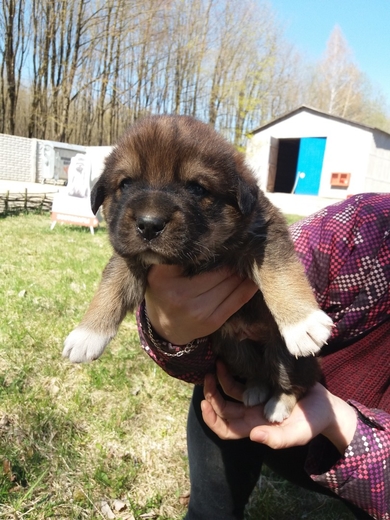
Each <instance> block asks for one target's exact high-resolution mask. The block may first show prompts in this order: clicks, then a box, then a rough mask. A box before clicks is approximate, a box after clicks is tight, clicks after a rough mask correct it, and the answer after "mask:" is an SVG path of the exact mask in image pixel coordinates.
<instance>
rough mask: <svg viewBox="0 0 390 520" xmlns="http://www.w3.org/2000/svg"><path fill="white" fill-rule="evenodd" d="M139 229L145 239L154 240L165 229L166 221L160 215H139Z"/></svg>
mask: <svg viewBox="0 0 390 520" xmlns="http://www.w3.org/2000/svg"><path fill="white" fill-rule="evenodd" d="M136 223H137V231H138V233H139V234H140V235H141V236H142V238H143V239H145V240H148V241H150V240H153V238H156V237H158V235H160V233H162V232H163V231H164V228H165V225H166V221H165V220H164V219H162V218H160V217H154V216H151V215H143V216H140V217H137V220H136Z"/></svg>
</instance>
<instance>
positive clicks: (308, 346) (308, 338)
mask: <svg viewBox="0 0 390 520" xmlns="http://www.w3.org/2000/svg"><path fill="white" fill-rule="evenodd" d="M332 327H333V322H332V320H331V319H330V318H329V316H328V315H327V314H325V312H323V311H320V310H316V311H313V312H311V313H310V314H309V315H308V316H307V318H305V319H304V320H302V321H300V322H299V323H296V324H294V325H288V326H286V327H283V328H282V329H281V334H282V336H283V338H284V341H285V342H286V346H287V348H288V350H289V352H290V353H291V354H292V355H293V356H295V357H298V356H310V355H314V354H317V352H319V351H320V349H321V347H322V345H324V343H326V340H327V339H328V338H329V336H330V333H331V330H332Z"/></svg>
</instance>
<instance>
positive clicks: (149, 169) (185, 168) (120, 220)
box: [91, 116, 258, 266]
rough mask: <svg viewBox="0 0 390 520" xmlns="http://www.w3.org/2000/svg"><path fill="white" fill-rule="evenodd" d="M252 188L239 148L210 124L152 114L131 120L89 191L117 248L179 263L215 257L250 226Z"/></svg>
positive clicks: (234, 243) (255, 190) (125, 253)
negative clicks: (133, 122)
mask: <svg viewBox="0 0 390 520" xmlns="http://www.w3.org/2000/svg"><path fill="white" fill-rule="evenodd" d="M257 194H258V188H257V185H256V182H255V179H254V178H253V176H252V174H251V173H250V171H249V170H248V169H247V167H246V166H245V164H244V160H243V157H242V155H241V154H239V153H238V152H237V151H236V150H235V149H234V147H233V146H232V145H230V144H229V143H228V142H227V141H225V139H223V138H222V137H221V136H220V135H218V134H217V133H216V132H215V131H214V130H213V129H212V128H211V127H210V126H209V125H206V124H204V123H201V122H199V121H197V120H195V119H193V118H191V117H186V116H154V117H148V118H145V119H142V120H140V121H139V122H137V123H136V124H135V125H133V126H132V127H131V128H130V129H129V130H128V132H127V133H126V134H125V135H124V136H123V137H122V139H121V140H120V141H119V142H118V144H117V146H116V147H115V148H114V150H113V152H112V153H111V154H110V156H109V157H108V158H107V160H106V164H105V169H104V171H103V174H102V175H101V177H100V178H99V180H98V182H97V183H96V185H95V186H94V188H93V190H92V194H91V204H92V209H93V211H94V212H95V213H96V212H97V210H98V209H99V207H100V206H101V205H103V208H104V215H105V218H106V220H107V222H108V225H109V231H110V240H111V242H112V245H113V247H114V249H115V250H116V252H117V253H118V254H119V255H121V256H124V257H126V258H129V259H134V260H136V261H142V262H143V263H145V264H151V263H175V264H180V265H183V266H191V265H194V266H195V265H197V266H198V265H201V264H202V263H211V262H213V261H214V262H217V261H218V257H219V256H220V255H222V254H226V249H227V247H228V244H230V245H231V247H233V246H237V245H238V244H237V241H235V238H234V237H236V236H237V237H238V236H239V234H240V232H241V233H242V232H244V230H245V229H246V228H247V226H248V222H250V220H251V216H252V213H253V210H254V207H255V205H256V202H257Z"/></svg>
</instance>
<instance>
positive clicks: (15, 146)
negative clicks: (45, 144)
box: [0, 134, 37, 182]
mask: <svg viewBox="0 0 390 520" xmlns="http://www.w3.org/2000/svg"><path fill="white" fill-rule="evenodd" d="M36 151H37V141H36V139H28V138H27V137H18V136H14V135H6V134H0V179H2V180H10V181H21V182H35V181H36V180H37V179H36Z"/></svg>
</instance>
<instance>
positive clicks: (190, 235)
mask: <svg viewBox="0 0 390 520" xmlns="http://www.w3.org/2000/svg"><path fill="white" fill-rule="evenodd" d="M91 201H92V209H93V211H94V212H95V213H96V212H97V211H98V209H99V207H100V206H101V205H103V209H104V215H105V218H106V220H107V223H108V227H109V234H110V240H111V243H112V246H113V248H114V254H113V256H112V258H111V259H110V261H109V263H108V265H107V267H106V268H105V270H104V272H103V276H102V280H101V283H100V286H99V288H98V290H97V292H96V294H95V296H94V298H93V300H92V303H91V304H90V307H89V309H88V311H87V313H86V314H85V316H84V318H83V320H82V322H81V324H80V325H79V326H78V327H77V328H76V329H75V330H74V331H73V332H71V333H70V335H69V336H68V338H67V339H66V341H65V348H64V355H65V356H67V357H69V358H70V360H71V361H73V362H83V361H88V360H93V359H96V358H97V357H99V356H100V355H101V354H102V352H103V350H104V348H105V347H106V345H107V344H108V343H109V342H110V341H111V339H112V338H113V337H114V336H115V334H116V332H117V330H118V327H119V325H120V323H121V321H122V320H123V318H124V316H125V315H126V313H127V312H129V311H130V312H133V311H134V309H135V308H136V307H137V306H138V305H139V304H140V303H141V301H142V299H143V296H144V292H145V286H146V275H147V271H148V267H149V266H150V265H152V264H158V263H163V264H164V263H165V264H177V265H180V266H182V267H183V269H184V272H185V273H186V274H187V275H189V276H191V275H195V274H197V273H201V272H204V271H209V270H212V269H216V268H218V267H221V266H228V267H230V268H231V269H233V270H235V271H237V272H239V273H240V274H241V275H243V276H247V277H249V278H251V279H252V280H254V281H255V282H256V284H257V285H258V287H259V291H258V293H257V294H256V295H255V296H254V297H253V298H252V299H251V300H250V302H248V303H247V304H246V305H245V306H244V307H243V308H242V309H241V310H240V311H239V312H237V313H236V314H235V315H234V316H233V317H232V318H230V319H229V320H228V322H227V323H226V324H225V325H224V326H223V327H222V328H221V329H220V330H218V331H217V332H216V333H215V334H214V335H213V337H212V344H213V348H214V349H215V352H216V353H217V354H218V355H219V356H220V357H221V358H222V359H223V360H224V361H225V362H226V363H227V365H228V366H229V367H230V369H231V370H232V372H233V373H235V374H237V375H239V376H242V377H244V378H245V379H246V380H247V390H246V392H245V395H244V398H245V403H246V404H247V405H248V406H252V405H255V404H257V403H259V402H266V405H265V414H266V416H267V418H268V419H269V420H270V421H273V422H279V421H282V420H283V419H284V418H286V417H288V415H289V414H290V412H291V410H292V408H293V406H294V405H295V403H296V401H297V399H299V398H300V397H301V396H302V395H303V394H304V393H305V391H306V390H307V389H308V388H309V387H310V386H311V385H313V384H314V383H315V382H316V381H317V380H318V377H319V368H318V363H317V359H316V358H315V357H313V355H314V354H316V353H317V352H318V351H319V350H320V348H321V346H322V345H323V343H324V342H325V341H326V340H327V338H328V336H329V334H330V329H331V326H332V322H331V320H330V318H328V316H327V315H326V314H324V313H323V312H322V311H321V310H319V308H318V306H317V304H316V301H315V298H314V296H313V293H312V290H311V288H310V286H309V284H308V282H307V280H306V277H305V275H304V271H303V268H302V266H301V264H300V262H299V261H298V259H297V257H296V255H295V252H294V247H293V243H292V241H291V239H290V236H289V232H288V229H287V226H286V224H285V221H284V218H283V217H282V215H281V214H280V212H279V211H278V210H277V209H276V208H275V207H274V206H273V205H272V204H271V203H270V202H269V200H268V199H267V198H266V197H265V195H264V194H263V193H262V191H261V190H259V188H258V186H257V184H256V181H255V178H254V176H253V175H252V173H251V171H250V170H249V169H248V167H247V166H246V165H245V162H244V158H243V156H242V155H241V154H239V153H238V152H237V151H236V150H235V149H234V148H233V146H231V145H230V144H229V143H228V142H227V141H225V140H224V139H223V138H222V137H221V136H220V135H218V134H217V133H216V132H215V131H214V130H213V129H212V128H211V127H210V126H208V125H206V124H203V123H201V122H199V121H197V120H195V119H193V118H190V117H185V116H155V117H149V118H145V119H143V120H141V121H139V122H137V123H136V124H135V125H134V126H133V127H131V128H130V129H129V131H128V132H127V133H126V134H125V135H124V136H123V138H122V139H121V140H120V141H119V143H118V145H117V146H116V147H115V148H114V150H113V152H112V153H111V155H110V156H109V157H108V159H107V160H106V164H105V169H104V172H103V174H102V175H101V177H100V178H99V180H98V182H97V184H96V185H95V187H94V188H93V190H92V194H91Z"/></svg>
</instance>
